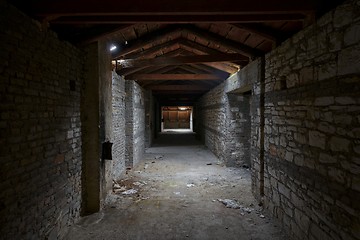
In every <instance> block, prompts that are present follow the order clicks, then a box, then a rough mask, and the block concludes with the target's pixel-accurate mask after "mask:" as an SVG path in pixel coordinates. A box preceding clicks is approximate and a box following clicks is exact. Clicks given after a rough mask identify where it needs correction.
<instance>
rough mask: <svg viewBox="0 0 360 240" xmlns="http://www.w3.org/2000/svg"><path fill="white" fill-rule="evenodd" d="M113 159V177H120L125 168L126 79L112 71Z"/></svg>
mask: <svg viewBox="0 0 360 240" xmlns="http://www.w3.org/2000/svg"><path fill="white" fill-rule="evenodd" d="M112 81H113V82H112V94H113V96H112V97H113V99H112V100H113V101H112V106H113V109H112V111H113V137H112V139H113V140H112V141H113V161H112V165H113V166H112V177H113V179H118V178H119V177H120V175H121V173H122V172H123V171H124V170H125V80H124V79H123V78H122V77H121V76H119V75H117V74H116V72H113V73H112Z"/></svg>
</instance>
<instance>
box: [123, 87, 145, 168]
mask: <svg viewBox="0 0 360 240" xmlns="http://www.w3.org/2000/svg"><path fill="white" fill-rule="evenodd" d="M125 92H126V100H125V102H126V103H125V105H126V111H125V121H126V124H125V135H126V143H125V144H126V149H125V159H126V160H125V165H126V167H133V166H134V165H135V164H137V163H138V162H139V161H140V160H141V158H142V156H143V154H144V151H145V95H146V92H145V90H144V89H142V88H141V87H140V85H139V84H137V83H136V82H135V81H132V80H127V81H126V82H125Z"/></svg>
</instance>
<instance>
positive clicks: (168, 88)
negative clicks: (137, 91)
mask: <svg viewBox="0 0 360 240" xmlns="http://www.w3.org/2000/svg"><path fill="white" fill-rule="evenodd" d="M147 88H148V89H150V90H154V91H193V92H196V91H208V90H209V88H208V87H204V86H200V85H153V86H149V87H147Z"/></svg>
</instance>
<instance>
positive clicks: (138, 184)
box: [133, 182, 146, 187]
mask: <svg viewBox="0 0 360 240" xmlns="http://www.w3.org/2000/svg"><path fill="white" fill-rule="evenodd" d="M133 185H134V186H139V187H142V186H144V185H146V183H145V182H133Z"/></svg>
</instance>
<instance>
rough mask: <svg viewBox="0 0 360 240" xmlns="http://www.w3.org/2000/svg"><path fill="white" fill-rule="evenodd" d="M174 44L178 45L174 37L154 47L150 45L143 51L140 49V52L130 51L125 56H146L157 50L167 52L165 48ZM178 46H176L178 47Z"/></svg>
mask: <svg viewBox="0 0 360 240" xmlns="http://www.w3.org/2000/svg"><path fill="white" fill-rule="evenodd" d="M175 45H178V40H177V39H174V40H170V41H168V42H165V43H163V44H159V45H156V46H154V47H151V48H149V49H146V50H144V51H141V52H137V53H130V54H128V55H127V56H126V57H127V58H144V57H147V56H149V55H152V54H154V53H156V52H159V51H162V52H165V53H166V52H167V51H166V49H168V48H171V47H173V46H175ZM179 47H180V46H178V48H179Z"/></svg>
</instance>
